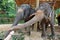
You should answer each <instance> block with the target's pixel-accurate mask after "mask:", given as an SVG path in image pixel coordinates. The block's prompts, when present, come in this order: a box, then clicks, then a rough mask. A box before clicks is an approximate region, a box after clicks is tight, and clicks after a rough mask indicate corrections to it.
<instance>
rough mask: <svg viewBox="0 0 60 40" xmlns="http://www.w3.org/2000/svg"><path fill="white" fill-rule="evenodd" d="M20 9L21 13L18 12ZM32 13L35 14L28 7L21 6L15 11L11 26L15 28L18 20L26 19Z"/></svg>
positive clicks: (26, 5) (25, 5)
mask: <svg viewBox="0 0 60 40" xmlns="http://www.w3.org/2000/svg"><path fill="white" fill-rule="evenodd" d="M20 9H22V10H23V11H20ZM34 12H35V10H34V9H32V8H31V7H30V5H28V4H22V5H21V6H20V7H19V9H18V11H17V14H16V18H15V20H14V23H13V25H12V26H16V25H17V24H18V22H19V21H20V20H22V19H26V18H27V17H29V16H30V15H31V14H32V13H34Z"/></svg>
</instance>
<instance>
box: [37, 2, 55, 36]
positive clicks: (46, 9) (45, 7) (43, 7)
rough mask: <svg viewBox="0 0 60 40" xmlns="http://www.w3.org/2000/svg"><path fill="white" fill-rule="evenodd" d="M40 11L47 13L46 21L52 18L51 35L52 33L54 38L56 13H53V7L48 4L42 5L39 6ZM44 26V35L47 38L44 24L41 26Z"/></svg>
mask: <svg viewBox="0 0 60 40" xmlns="http://www.w3.org/2000/svg"><path fill="white" fill-rule="evenodd" d="M38 10H44V13H45V19H48V18H49V17H50V19H51V20H49V21H50V22H49V23H50V25H51V33H52V36H54V35H55V33H54V28H53V27H54V15H55V14H54V11H53V9H52V7H51V5H49V4H48V3H42V4H40V6H39V8H38ZM41 25H42V29H43V30H42V33H43V34H42V35H43V36H45V35H44V34H46V33H45V30H46V29H45V27H46V26H45V27H44V23H43V24H41Z"/></svg>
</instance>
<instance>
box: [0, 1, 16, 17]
mask: <svg viewBox="0 0 60 40" xmlns="http://www.w3.org/2000/svg"><path fill="white" fill-rule="evenodd" d="M0 10H3V11H5V13H6V14H7V15H8V16H9V17H11V16H15V13H16V11H15V1H14V0H0Z"/></svg>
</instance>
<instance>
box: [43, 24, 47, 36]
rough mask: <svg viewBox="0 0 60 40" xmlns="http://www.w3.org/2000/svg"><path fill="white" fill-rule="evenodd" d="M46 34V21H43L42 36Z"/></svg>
mask: <svg viewBox="0 0 60 40" xmlns="http://www.w3.org/2000/svg"><path fill="white" fill-rule="evenodd" d="M45 36H46V28H45V23H42V37H45Z"/></svg>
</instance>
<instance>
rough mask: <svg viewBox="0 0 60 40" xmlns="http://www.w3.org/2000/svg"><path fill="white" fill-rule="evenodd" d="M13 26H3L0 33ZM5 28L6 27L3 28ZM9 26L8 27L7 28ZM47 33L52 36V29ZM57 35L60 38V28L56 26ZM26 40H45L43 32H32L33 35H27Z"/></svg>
mask: <svg viewBox="0 0 60 40" xmlns="http://www.w3.org/2000/svg"><path fill="white" fill-rule="evenodd" d="M11 25H12V24H1V25H0V27H1V28H0V31H2V30H5V29H7V27H9V26H11ZM3 26H4V27H3ZM6 26H7V27H6ZM47 33H48V34H50V28H48V30H47ZM55 34H56V35H59V36H60V27H58V26H55ZM24 40H43V39H42V37H41V31H39V32H37V31H31V35H30V36H28V35H25V38H24Z"/></svg>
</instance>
